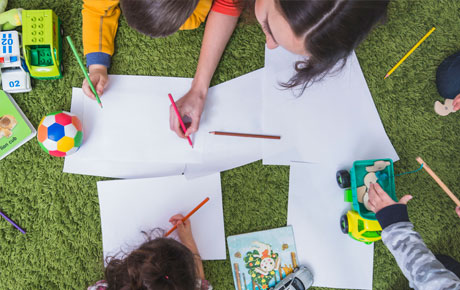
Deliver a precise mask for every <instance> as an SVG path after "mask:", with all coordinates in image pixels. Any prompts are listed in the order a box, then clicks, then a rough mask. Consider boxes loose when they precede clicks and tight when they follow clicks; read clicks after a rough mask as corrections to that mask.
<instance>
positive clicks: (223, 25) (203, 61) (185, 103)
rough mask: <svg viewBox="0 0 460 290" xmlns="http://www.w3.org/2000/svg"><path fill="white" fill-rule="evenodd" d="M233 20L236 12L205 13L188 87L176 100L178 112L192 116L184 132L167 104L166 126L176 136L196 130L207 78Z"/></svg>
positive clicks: (209, 76)
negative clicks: (195, 61)
mask: <svg viewBox="0 0 460 290" xmlns="http://www.w3.org/2000/svg"><path fill="white" fill-rule="evenodd" d="M237 21H238V17H236V16H230V15H225V14H221V13H219V12H216V11H211V12H210V13H209V16H208V20H207V22H206V28H205V31H204V37H203V44H202V46H201V52H200V58H199V60H198V67H197V70H196V73H195V78H194V79H193V83H192V87H191V88H190V91H189V92H188V93H187V94H185V96H183V97H182V98H181V99H179V100H178V101H177V102H176V106H177V109H178V110H179V112H180V114H181V116H182V117H183V116H188V117H190V118H191V119H192V123H191V125H190V127H189V128H188V129H187V132H185V134H184V132H182V129H181V128H180V124H179V120H178V118H177V116H176V114H175V112H174V109H173V108H171V110H170V127H171V130H173V131H174V132H176V134H177V135H178V136H179V137H182V138H185V137H186V136H189V135H190V134H193V133H195V132H196V131H198V127H199V123H200V119H201V113H202V112H203V108H204V104H205V101H206V95H207V93H208V88H209V84H210V82H211V78H212V76H213V74H214V71H215V70H216V68H217V65H218V64H219V60H220V58H221V56H222V53H223V52H224V49H225V46H226V45H227V43H228V40H229V39H230V36H231V35H232V33H233V30H235V27H236V23H237Z"/></svg>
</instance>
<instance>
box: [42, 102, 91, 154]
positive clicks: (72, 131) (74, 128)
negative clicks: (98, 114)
mask: <svg viewBox="0 0 460 290" xmlns="http://www.w3.org/2000/svg"><path fill="white" fill-rule="evenodd" d="M37 139H38V143H39V144H40V147H42V149H43V150H45V151H46V152H47V153H48V154H50V155H52V156H56V157H65V156H68V155H70V154H72V153H75V152H77V150H78V148H80V145H81V142H82V140H83V131H82V126H81V122H80V119H78V117H77V116H75V115H74V114H71V113H68V112H64V111H58V112H54V113H51V114H49V115H48V116H45V117H43V119H42V120H41V121H40V125H38V133H37Z"/></svg>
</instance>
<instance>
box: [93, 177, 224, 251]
mask: <svg viewBox="0 0 460 290" xmlns="http://www.w3.org/2000/svg"><path fill="white" fill-rule="evenodd" d="M97 189H98V193H99V205H100V210H101V227H102V245H103V250H104V257H107V256H112V255H116V254H117V253H119V252H120V250H122V251H124V252H130V251H131V250H133V249H135V248H137V247H138V246H139V245H140V244H142V243H143V242H144V241H145V237H144V235H143V234H142V231H146V232H149V231H151V230H152V229H155V228H161V229H164V230H165V231H168V230H169V229H170V228H171V227H172V225H171V224H170V223H169V218H170V217H172V216H173V215H175V214H178V213H180V214H182V215H184V216H185V215H187V214H188V213H189V212H190V211H192V210H193V209H194V208H195V207H196V206H197V205H198V204H199V203H200V202H202V201H203V200H204V199H205V198H206V197H209V198H210V200H209V201H208V202H207V203H206V204H205V205H203V207H201V208H200V209H199V210H198V211H197V212H196V213H195V214H193V215H192V217H191V218H190V221H191V223H192V231H193V237H194V238H195V241H196V243H197V246H198V250H199V251H200V255H201V257H202V259H203V260H220V259H226V252H225V233H224V219H223V210H222V191H221V187H220V175H219V173H216V174H213V175H209V176H205V177H200V178H196V179H193V180H187V179H186V178H185V177H184V176H170V177H159V178H147V179H130V180H114V181H100V182H98V183H97ZM170 237H173V238H177V231H175V232H173V233H172V234H171V235H170Z"/></svg>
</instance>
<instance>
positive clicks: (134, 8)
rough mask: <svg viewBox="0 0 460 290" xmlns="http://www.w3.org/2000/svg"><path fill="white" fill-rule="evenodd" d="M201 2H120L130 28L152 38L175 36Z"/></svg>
mask: <svg viewBox="0 0 460 290" xmlns="http://www.w3.org/2000/svg"><path fill="white" fill-rule="evenodd" d="M198 2H199V0H120V6H121V10H122V11H123V15H124V16H125V18H126V21H127V22H128V24H129V26H131V27H132V28H134V29H136V30H137V31H139V32H141V33H143V34H145V35H147V36H151V37H165V36H168V35H170V34H173V33H174V32H176V31H177V30H179V28H180V27H181V26H182V25H183V24H184V23H185V21H186V20H187V19H188V18H189V17H190V15H192V13H193V11H194V10H195V8H196V6H197V5H198Z"/></svg>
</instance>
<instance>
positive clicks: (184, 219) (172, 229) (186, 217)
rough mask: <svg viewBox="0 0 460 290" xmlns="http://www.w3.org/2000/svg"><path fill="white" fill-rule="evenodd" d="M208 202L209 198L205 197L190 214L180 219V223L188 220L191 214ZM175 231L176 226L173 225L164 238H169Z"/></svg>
mask: <svg viewBox="0 0 460 290" xmlns="http://www.w3.org/2000/svg"><path fill="white" fill-rule="evenodd" d="M208 201H209V197H206V198H205V199H204V200H203V201H202V202H201V203H200V204H199V205H197V206H196V207H195V208H194V209H193V210H192V211H191V212H189V213H188V214H187V215H186V216H185V217H184V218H183V219H182V222H185V221H186V220H188V219H189V218H190V217H191V216H192V214H194V213H195V212H196V211H197V210H199V209H200V207H202V206H203V205H204V204H205V203H207V202H208ZM176 229H177V226H176V225H174V226H173V227H172V228H171V229H170V230H169V231H168V232H167V233H166V234H165V237H167V236H169V235H170V234H171V233H172V232H174V231H175V230H176Z"/></svg>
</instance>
